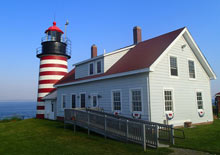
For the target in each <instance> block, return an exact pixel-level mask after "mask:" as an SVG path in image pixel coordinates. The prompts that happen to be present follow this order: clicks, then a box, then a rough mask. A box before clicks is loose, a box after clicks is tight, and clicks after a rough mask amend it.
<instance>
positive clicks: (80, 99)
mask: <svg viewBox="0 0 220 155" xmlns="http://www.w3.org/2000/svg"><path fill="white" fill-rule="evenodd" d="M81 94H85V107H86V92H80V93H79V108H82V106H81Z"/></svg>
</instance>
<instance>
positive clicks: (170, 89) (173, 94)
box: [162, 88, 175, 114]
mask: <svg viewBox="0 0 220 155" xmlns="http://www.w3.org/2000/svg"><path fill="white" fill-rule="evenodd" d="M165 91H171V93H172V101H173V110H172V111H166V106H165V94H164V92H165ZM162 94H163V106H164V108H163V109H164V114H166V113H169V112H175V97H174V96H175V93H174V89H173V88H163V92H162Z"/></svg>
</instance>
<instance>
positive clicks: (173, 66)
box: [170, 56, 178, 76]
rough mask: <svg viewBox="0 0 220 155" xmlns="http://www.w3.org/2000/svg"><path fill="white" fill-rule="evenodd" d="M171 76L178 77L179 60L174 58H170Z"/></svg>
mask: <svg viewBox="0 0 220 155" xmlns="http://www.w3.org/2000/svg"><path fill="white" fill-rule="evenodd" d="M170 74H171V76H178V70H177V58H176V57H173V56H171V57H170Z"/></svg>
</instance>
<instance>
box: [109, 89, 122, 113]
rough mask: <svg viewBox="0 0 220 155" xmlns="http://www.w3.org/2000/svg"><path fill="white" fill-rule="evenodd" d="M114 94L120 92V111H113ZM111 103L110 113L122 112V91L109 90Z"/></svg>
mask: <svg viewBox="0 0 220 155" xmlns="http://www.w3.org/2000/svg"><path fill="white" fill-rule="evenodd" d="M114 92H120V104H121V110H114V96H113V93H114ZM111 101H112V111H113V112H122V91H121V89H113V90H111Z"/></svg>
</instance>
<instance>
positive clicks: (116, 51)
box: [73, 45, 136, 66]
mask: <svg viewBox="0 0 220 155" xmlns="http://www.w3.org/2000/svg"><path fill="white" fill-rule="evenodd" d="M134 46H136V45H130V46H127V47H124V48H120V49H118V50H115V51H112V52H109V53H106V54H102V55H100V56H97V57H94V58H91V59H87V60H84V61H81V62H78V63H75V64H73V66H78V65H82V64H84V63H87V62H90V61H93V60H97V59H99V58H102V57H106V56H109V55H112V54H115V53H119V52H123V51H125V50H128V49H130V48H133V47H134Z"/></svg>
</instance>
